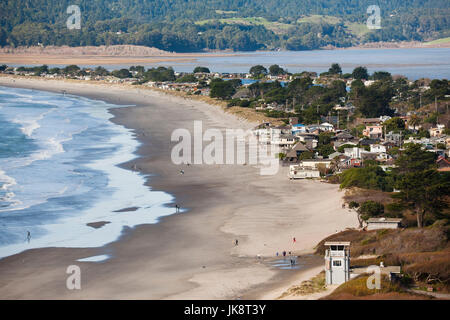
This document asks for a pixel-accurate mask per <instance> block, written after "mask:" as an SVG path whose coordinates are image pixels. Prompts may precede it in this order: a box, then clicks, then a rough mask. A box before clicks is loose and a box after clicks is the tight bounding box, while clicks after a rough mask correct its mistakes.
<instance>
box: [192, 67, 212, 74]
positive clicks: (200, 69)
mask: <svg viewBox="0 0 450 320" xmlns="http://www.w3.org/2000/svg"><path fill="white" fill-rule="evenodd" d="M194 73H211V71H209V69H208V68H206V67H195V69H194Z"/></svg>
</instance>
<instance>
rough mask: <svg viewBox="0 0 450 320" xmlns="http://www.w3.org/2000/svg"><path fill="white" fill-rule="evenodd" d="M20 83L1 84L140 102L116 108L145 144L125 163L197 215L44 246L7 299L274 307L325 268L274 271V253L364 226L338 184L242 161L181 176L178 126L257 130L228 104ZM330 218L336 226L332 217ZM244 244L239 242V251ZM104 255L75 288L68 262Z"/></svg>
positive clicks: (20, 270) (10, 273)
mask: <svg viewBox="0 0 450 320" xmlns="http://www.w3.org/2000/svg"><path fill="white" fill-rule="evenodd" d="M8 79H9V80H11V79H12V78H8ZM15 80H16V81H14V82H12V81H9V83H8V80H6V78H5V77H1V78H0V85H5V84H9V85H10V86H15V87H18V86H19V87H20V86H28V88H34V89H36V90H45V91H53V92H61V89H62V88H65V89H64V90H66V91H67V93H68V94H75V95H81V96H84V97H88V98H93V99H98V100H104V101H107V102H109V103H114V104H122V105H123V104H126V105H131V104H134V105H136V106H133V107H122V108H117V109H110V111H111V113H113V115H114V118H113V119H111V120H112V121H113V122H114V123H117V124H120V125H124V126H125V127H127V128H129V129H132V130H134V132H135V133H136V138H137V139H138V140H139V141H140V142H141V146H140V147H139V150H138V151H137V154H138V158H136V159H134V160H132V161H131V162H129V163H125V164H122V165H121V166H122V167H124V168H128V169H130V168H133V166H134V165H136V168H137V169H138V170H139V171H140V172H141V173H143V174H145V175H149V176H148V177H147V182H146V185H147V186H149V187H150V188H151V189H152V190H156V191H158V190H160V191H164V192H167V193H169V194H171V195H174V197H175V199H176V201H177V203H179V204H180V206H181V207H182V208H183V209H184V208H187V209H188V211H187V212H186V213H181V214H173V215H170V216H167V217H163V218H161V219H160V220H159V222H158V223H157V224H153V225H140V226H137V227H135V228H133V229H127V228H126V230H124V232H123V233H122V236H121V237H120V238H119V239H118V240H117V241H115V242H113V243H110V244H107V245H105V246H103V247H100V248H93V249H92V248H91V249H86V248H73V249H68V248H42V249H34V250H28V251H25V252H23V253H20V254H17V255H14V256H10V257H8V258H5V259H2V260H0V274H2V277H0V297H2V298H4V299H15V298H18V299H27V298H34V299H36V298H39V299H51V298H55V297H57V298H59V299H97V298H103V299H198V298H199V299H202V298H203V299H224V298H230V299H233V298H238V297H244V298H261V297H270V298H271V299H274V298H276V297H277V293H278V292H280V291H281V292H283V290H284V288H288V287H289V286H290V285H292V284H295V283H296V282H299V281H301V280H306V279H307V278H305V277H307V276H309V274H308V272H309V273H311V270H316V268H320V265H321V264H323V260H322V258H321V257H315V258H317V259H314V258H313V259H312V261H311V262H308V263H307V264H306V265H305V266H304V269H300V270H280V269H276V268H274V267H272V266H271V263H272V262H273V261H274V260H275V255H274V253H275V251H281V250H283V249H288V248H289V247H291V246H292V244H291V239H292V238H291V237H292V236H293V235H295V236H297V239H298V242H299V244H298V246H297V247H292V248H293V249H292V250H293V252H295V253H296V254H299V255H304V254H307V253H310V252H311V250H312V248H313V247H314V245H315V244H317V242H318V241H320V240H321V239H322V238H324V237H326V236H328V235H329V234H330V233H332V232H335V231H336V230H339V229H337V228H340V229H342V228H345V227H351V226H352V224H353V223H354V224H353V226H356V225H357V221H356V217H354V216H353V214H349V213H348V212H347V211H345V210H341V209H340V205H339V203H340V201H341V200H340V198H341V195H340V194H339V193H338V191H337V187H336V186H334V185H326V184H323V183H320V182H311V181H305V182H304V183H295V182H292V181H289V180H288V179H287V178H286V176H285V175H284V174H283V173H279V174H278V175H276V176H270V177H264V176H259V175H258V174H257V172H256V169H255V168H251V167H250V166H238V165H229V166H217V165H214V166H202V165H191V166H189V168H185V171H186V174H185V175H184V176H183V178H182V179H180V176H179V174H178V170H179V168H180V167H179V166H175V165H173V164H172V163H170V161H168V154H170V148H171V144H170V143H167V142H168V141H167V140H168V139H169V137H170V132H171V131H172V130H173V129H174V128H187V129H192V122H193V121H194V120H199V119H200V120H202V121H203V122H204V124H205V127H219V128H222V129H223V128H227V127H230V128H249V127H251V126H252V125H253V124H252V123H249V122H247V121H244V120H239V119H237V118H236V117H235V116H234V115H231V114H228V113H225V112H224V111H223V110H221V108H219V107H218V106H212V105H207V104H206V103H203V102H200V101H197V100H188V99H186V98H180V97H175V96H171V95H166V94H162V93H158V92H155V91H153V90H150V89H149V90H144V89H139V88H131V87H125V86H120V85H108V86H106V85H97V84H86V83H74V82H63V81H55V80H45V81H44V80H40V79H18V78H15ZM105 89H107V90H105ZM162 121H164V122H166V126H164V128H161V127H162V126H161V122H162ZM321 193H322V194H321ZM325 194H326V195H325ZM299 195H301V196H300V198H299V199H297V197H298V196H299ZM302 196H303V197H302ZM323 199H326V201H324V200H323ZM319 201H320V202H321V203H317V202H319ZM302 209H303V210H304V211H302ZM311 210H314V211H317V212H315V214H312V212H308V211H311ZM327 217H328V220H330V221H324V219H325V220H327V219H326V218H327ZM321 224H322V225H321ZM297 232H299V233H300V235H297ZM236 238H238V239H239V246H234V245H233V241H234V239H236ZM288 250H290V249H288ZM102 254H109V255H110V256H111V258H110V259H109V260H107V261H106V262H102V263H89V262H80V263H78V262H77V263H76V264H78V265H80V267H81V269H82V274H83V279H86V278H87V279H88V282H87V283H86V284H85V285H84V286H83V284H84V283H85V282H84V281H83V280H82V290H80V291H79V292H76V291H75V292H74V291H69V290H67V289H66V288H65V286H64V283H65V280H66V277H67V275H66V274H65V273H64V271H65V268H66V267H67V266H68V265H70V264H73V263H74V261H76V260H77V259H80V258H84V257H87V256H95V255H102ZM257 254H260V255H261V256H262V259H257V258H256V255H257ZM34 273H36V274H40V276H39V277H36V275H34ZM42 286H45V288H46V290H44V291H43V290H42Z"/></svg>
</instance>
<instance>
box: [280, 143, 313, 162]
mask: <svg viewBox="0 0 450 320" xmlns="http://www.w3.org/2000/svg"><path fill="white" fill-rule="evenodd" d="M305 151H310V150H309V149H308V148H307V147H306V146H305V145H304V144H303V143H302V142H297V144H296V145H295V146H294V147H292V149H291V150H289V152H288V153H287V154H286V157H285V160H286V161H287V162H297V161H298V158H299V157H300V155H301V154H302V153H303V152H305Z"/></svg>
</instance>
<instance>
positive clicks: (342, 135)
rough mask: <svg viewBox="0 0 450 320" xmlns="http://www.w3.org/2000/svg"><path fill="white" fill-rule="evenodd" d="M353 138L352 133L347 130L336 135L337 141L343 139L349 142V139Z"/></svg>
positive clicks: (342, 140)
mask: <svg viewBox="0 0 450 320" xmlns="http://www.w3.org/2000/svg"><path fill="white" fill-rule="evenodd" d="M353 138H354V137H353V136H352V135H351V134H350V133H348V132H345V131H343V132H340V133H338V134H337V135H336V136H335V139H336V141H341V142H348V141H351V140H353Z"/></svg>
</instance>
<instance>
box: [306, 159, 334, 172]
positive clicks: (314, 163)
mask: <svg viewBox="0 0 450 320" xmlns="http://www.w3.org/2000/svg"><path fill="white" fill-rule="evenodd" d="M331 161H332V159H307V160H303V161H302V162H300V165H301V166H302V167H309V168H314V169H316V170H317V169H318V168H319V165H325V168H327V169H328V168H330V166H331Z"/></svg>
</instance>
